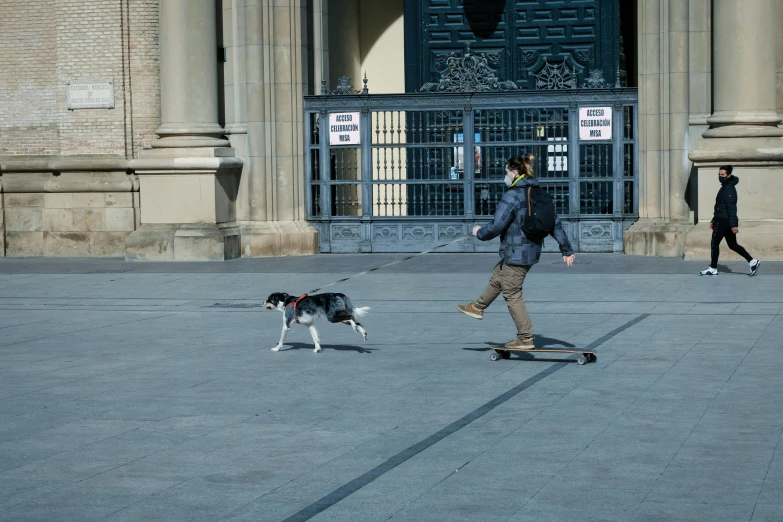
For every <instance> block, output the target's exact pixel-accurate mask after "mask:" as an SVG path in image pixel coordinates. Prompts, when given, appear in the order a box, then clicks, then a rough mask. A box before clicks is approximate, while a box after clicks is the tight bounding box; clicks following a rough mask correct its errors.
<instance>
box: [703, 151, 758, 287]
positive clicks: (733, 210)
mask: <svg viewBox="0 0 783 522" xmlns="http://www.w3.org/2000/svg"><path fill="white" fill-rule="evenodd" d="M732 170H734V168H733V167H732V166H731V165H724V166H722V167H721V168H720V170H718V181H720V185H721V186H720V190H719V191H718V196H717V197H716V198H715V211H714V214H713V217H712V221H710V228H711V229H712V244H711V248H712V262H711V263H710V266H708V267H707V268H705V269H704V270H701V271H700V272H699V275H712V276H716V275H718V256H719V255H720V242H721V241H722V240H723V238H726V244H727V245H729V248H730V249H732V250H733V251H735V252H736V253H738V254H739V255H741V256H742V257H744V258H745V261H747V262H748V265H749V266H750V269H749V271H748V275H749V276H752V275H755V274H756V271H758V269H759V265H760V264H761V262H760V261H759V260H758V259H754V258H753V256H751V255H750V254H749V253H748V251H747V250H745V249H744V248H743V247H742V246H741V245H739V244H737V234H738V233H739V219H738V218H737V183H739V178H738V177H737V176H733V175H732V174H731V171H732Z"/></svg>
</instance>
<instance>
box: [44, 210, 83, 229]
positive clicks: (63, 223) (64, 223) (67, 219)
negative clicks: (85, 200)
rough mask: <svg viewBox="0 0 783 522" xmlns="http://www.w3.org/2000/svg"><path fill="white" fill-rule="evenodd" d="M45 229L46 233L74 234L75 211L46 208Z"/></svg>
mask: <svg viewBox="0 0 783 522" xmlns="http://www.w3.org/2000/svg"><path fill="white" fill-rule="evenodd" d="M43 228H44V231H46V232H73V231H74V230H75V229H74V226H73V210H69V209H64V208H45V209H44V210H43Z"/></svg>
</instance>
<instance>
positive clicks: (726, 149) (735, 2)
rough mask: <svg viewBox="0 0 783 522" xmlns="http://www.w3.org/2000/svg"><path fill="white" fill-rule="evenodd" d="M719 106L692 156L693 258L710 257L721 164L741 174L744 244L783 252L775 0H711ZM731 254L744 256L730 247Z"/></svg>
mask: <svg viewBox="0 0 783 522" xmlns="http://www.w3.org/2000/svg"><path fill="white" fill-rule="evenodd" d="M712 8H713V27H712V41H713V55H714V60H713V63H714V69H713V85H714V89H713V92H714V104H713V107H714V112H713V114H712V115H711V116H710V117H709V118H707V123H708V124H709V125H710V128H709V129H708V130H706V131H705V132H704V133H703V139H702V140H701V141H700V142H699V143H698V146H697V148H695V149H694V150H692V151H691V152H690V154H689V158H690V159H691V160H692V161H693V163H694V166H695V167H696V169H697V171H698V206H697V219H698V223H697V225H696V227H695V228H694V229H693V230H691V231H690V232H689V233H688V236H687V238H686V243H685V257H686V258H687V259H708V258H709V251H710V230H709V222H710V220H711V219H712V211H713V204H714V201H715V194H716V192H717V191H718V188H719V185H718V182H717V174H718V168H719V166H720V165H723V164H731V165H733V166H734V174H735V175H736V176H737V178H739V180H740V182H739V184H738V185H737V193H738V196H739V202H738V205H737V210H738V215H739V218H740V227H739V228H740V235H739V241H740V243H741V244H742V245H743V246H744V247H745V248H746V249H747V250H748V251H749V252H750V253H751V255H753V256H755V257H758V258H760V259H783V243H781V242H780V238H781V237H783V209H782V208H781V206H780V203H779V201H778V200H779V198H778V195H779V194H780V193H781V192H783V129H780V128H779V127H778V125H779V124H780V117H779V116H778V112H777V99H776V87H777V86H776V69H777V67H776V64H777V56H776V55H777V47H778V45H777V44H778V38H779V34H780V27H779V23H778V6H777V0H713V5H712ZM724 250H725V253H722V254H721V259H724V257H725V258H726V259H727V260H729V261H731V260H739V259H740V258H739V257H738V256H737V255H735V254H733V253H732V252H730V251H728V250H727V249H724Z"/></svg>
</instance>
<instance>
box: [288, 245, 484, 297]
mask: <svg viewBox="0 0 783 522" xmlns="http://www.w3.org/2000/svg"><path fill="white" fill-rule="evenodd" d="M472 235H473V234H465V235H464V236H460V237H458V238H457V239H455V240H453V241H449V242H448V243H443V244H442V245H437V246H434V247H432V248H430V249H429V250H425V251H424V252H419V253H418V254H413V255H410V256H408V257H403V258H402V259H397V260H396V261H392V262H390V263H386V264H385V265H381V266H376V267H375V268H371V269H369V270H365V271H363V272H359V273H358V274H354V275H352V276H348V277H344V278H342V279H338V280H337V281H334V282H332V283H329V284H328V285H325V286H321V287H318V288H315V289H313V290H310V291H309V292H307V293H306V294H303V295H302V296H301V297H300V298H299V299H302V297H304V296H306V295H308V294H314V293H315V292H318V291H319V290H323V289H324V288H329V287H330V286H334V285H336V284H339V283H344V282H345V281H348V280H349V279H353V278H354V277H358V276H360V275H364V274H369V273H370V272H375V271H376V270H380V269H381V268H386V267H387V266H392V265H396V264H398V263H402V262H403V261H408V260H409V259H413V258H414V257H418V256H421V255H424V254H429V253H430V252H434V251H435V250H438V249H439V248H443V247H446V246H449V245H453V244H454V243H456V242H457V241H462V240H463V239H467V238H469V237H471V236H472Z"/></svg>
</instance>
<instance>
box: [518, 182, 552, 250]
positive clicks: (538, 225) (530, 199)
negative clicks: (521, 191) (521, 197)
mask: <svg viewBox="0 0 783 522" xmlns="http://www.w3.org/2000/svg"><path fill="white" fill-rule="evenodd" d="M555 217H556V213H555V204H554V203H553V202H552V198H551V197H550V196H549V194H548V193H547V192H546V191H545V190H544V189H542V188H541V187H536V186H529V187H528V188H527V208H526V209H525V220H524V221H523V222H522V232H524V234H525V237H527V238H528V239H529V240H530V241H533V242H535V243H540V242H542V241H543V240H544V238H545V237H546V236H548V235H549V234H551V233H552V232H553V231H554V230H555Z"/></svg>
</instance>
